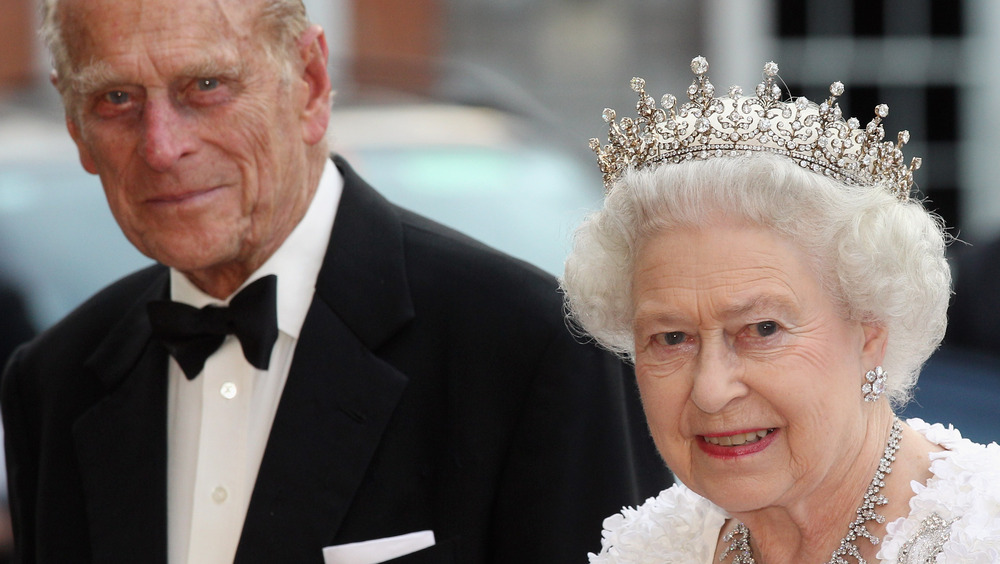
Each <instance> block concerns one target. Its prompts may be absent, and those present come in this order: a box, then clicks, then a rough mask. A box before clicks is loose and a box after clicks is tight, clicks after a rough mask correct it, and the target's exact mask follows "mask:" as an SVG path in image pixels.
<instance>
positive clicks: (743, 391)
mask: <svg viewBox="0 0 1000 564" xmlns="http://www.w3.org/2000/svg"><path fill="white" fill-rule="evenodd" d="M743 375H744V365H743V362H742V361H741V360H740V358H739V357H738V356H737V355H736V354H735V352H734V351H732V350H731V348H730V346H729V345H728V344H726V343H724V342H719V341H715V342H712V343H703V344H702V347H701V351H700V354H699V355H698V361H697V367H696V369H695V372H694V382H693V384H692V386H691V401H692V402H694V404H695V405H696V406H697V407H698V409H700V410H701V411H703V412H705V413H718V412H720V411H722V410H724V409H725V408H726V406H727V405H729V404H730V403H731V402H733V401H734V400H737V399H739V398H742V397H744V396H746V395H747V393H748V392H749V388H748V387H747V385H746V384H745V383H744V381H743Z"/></svg>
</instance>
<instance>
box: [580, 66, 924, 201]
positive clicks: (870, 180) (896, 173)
mask: <svg viewBox="0 0 1000 564" xmlns="http://www.w3.org/2000/svg"><path fill="white" fill-rule="evenodd" d="M691 70H692V71H693V72H694V74H695V80H694V82H693V83H692V84H691V86H690V87H689V88H688V91H687V94H688V98H689V99H690V100H691V101H690V102H687V103H684V104H682V105H680V106H678V104H677V98H676V97H674V96H673V95H671V94H665V95H664V96H663V98H662V99H661V100H660V108H657V107H656V101H655V100H654V99H653V98H652V96H649V95H648V94H646V90H645V88H646V81H645V80H643V79H641V78H638V77H636V78H633V79H632V82H631V86H632V90H633V91H635V92H636V93H638V94H639V102H638V103H637V104H636V110H638V113H639V115H638V116H637V117H636V118H630V117H624V118H622V119H621V121H617V122H616V121H615V119H616V117H617V115H616V113H615V111H614V110H612V109H611V108H606V109H605V110H604V114H603V117H604V121H605V122H606V123H607V124H608V126H609V131H608V143H607V144H606V145H604V146H601V143H600V141H599V140H598V139H591V140H590V148H591V149H593V150H594V152H595V153H597V163H598V165H600V168H601V173H602V174H603V175H604V186H605V189H606V190H610V189H611V186H612V185H613V184H614V183H615V182H616V181H617V180H618V179H619V178H620V177H621V175H622V174H623V173H624V172H625V171H626V170H627V169H628V168H630V167H631V168H634V169H641V168H647V167H651V166H653V165H657V164H660V163H680V162H684V161H687V160H692V159H709V158H714V157H723V156H742V155H749V154H751V153H752V152H753V151H766V152H769V153H776V154H779V155H785V156H787V157H788V158H790V159H791V160H792V161H793V162H795V163H796V164H798V165H799V166H801V167H802V168H805V169H808V170H811V171H813V172H815V173H817V174H823V175H825V176H829V177H832V178H835V179H837V180H840V181H842V182H844V183H846V184H849V185H855V186H868V185H878V186H884V187H885V188H886V189H887V190H889V191H890V192H892V193H893V194H894V195H895V196H896V197H897V198H899V199H900V200H901V201H905V200H907V199H908V198H909V195H910V187H911V186H912V185H913V171H915V170H917V169H918V168H920V163H921V160H920V159H919V158H914V159H913V160H912V161H911V162H910V164H909V165H907V164H906V163H905V162H904V160H903V152H902V147H903V145H905V144H906V143H907V142H908V141H909V140H910V134H909V132H908V131H906V130H904V131H900V132H899V135H898V137H897V142H896V143H892V142H891V141H883V140H882V139H883V138H884V137H885V129H884V128H883V127H882V119H883V118H885V117H886V116H887V115H889V107H888V106H886V105H885V104H879V105H878V106H876V107H875V118H874V119H872V120H871V121H870V122H869V123H868V125H867V126H866V127H865V128H864V129H859V126H860V123H859V122H858V120H857V119H856V118H850V119H848V120H846V121H845V120H844V118H843V114H842V112H841V110H840V106H839V104H837V98H838V97H839V96H841V95H842V94H843V93H844V85H843V84H842V83H840V82H834V83H833V84H831V85H830V97H829V98H827V99H826V100H825V101H824V102H823V103H821V104H818V105H817V104H816V103H814V102H811V101H809V100H807V99H806V98H804V97H799V98H796V99H794V100H789V101H782V100H781V96H782V90H781V87H780V86H778V84H777V81H776V77H777V75H778V65H776V64H775V63H774V62H769V63H767V64H765V65H764V80H763V82H761V83H760V84H758V85H757V89H756V97H748V96H743V90H742V89H741V88H740V87H739V86H733V87H732V88H730V89H729V95H728V96H724V97H721V98H716V97H715V86H713V85H712V83H711V82H709V80H708V75H707V74H706V73H707V72H708V61H707V60H705V58H704V57H695V58H694V59H693V60H692V61H691Z"/></svg>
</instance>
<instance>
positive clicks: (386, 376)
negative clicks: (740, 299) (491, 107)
mask: <svg viewBox="0 0 1000 564" xmlns="http://www.w3.org/2000/svg"><path fill="white" fill-rule="evenodd" d="M335 161H336V164H337V166H338V167H339V168H340V170H341V172H342V173H343V174H344V177H345V186H344V192H343V196H342V200H341V203H340V207H339V211H338V214H337V218H336V221H335V225H334V228H333V232H332V234H331V238H330V244H329V249H328V251H327V255H326V258H325V262H324V263H323V266H322V270H321V271H320V274H319V278H318V281H317V284H316V293H315V297H314V298H313V302H312V305H311V308H310V310H309V313H308V316H307V318H306V321H305V325H304V327H303V329H302V333H301V336H300V340H299V342H298V344H297V347H296V350H295V356H294V360H293V362H292V366H291V370H290V372H289V376H288V382H287V385H286V386H285V389H284V392H283V394H282V397H281V400H280V404H279V406H278V411H277V414H276V416H275V420H274V425H273V427H272V429H271V433H270V436H269V439H268V443H267V448H266V451H265V453H264V457H263V461H262V463H261V467H260V472H259V476H258V478H257V482H256V484H255V488H254V491H253V494H252V498H251V502H250V507H249V510H248V513H247V516H246V521H245V524H244V528H243V534H242V537H241V540H240V544H239V548H238V550H237V555H236V562H237V563H241V564H243V563H284V562H295V563H298V562H302V563H322V562H323V559H322V553H321V549H322V548H323V547H325V546H330V545H336V544H343V543H348V542H355V541H363V540H369V539H375V538H382V537H390V536H395V535H400V534H405V533H410V532H414V531H419V530H427V529H430V530H433V531H434V533H435V535H436V537H437V545H436V546H435V547H433V548H430V549H427V550H424V551H420V552H417V553H414V554H411V555H409V556H405V557H402V558H399V559H396V560H393V561H392V562H398V563H400V564H403V563H414V564H415V563H420V562H434V563H445V562H454V563H480V562H482V563H485V562H504V563H531V562H537V563H545V564H558V563H563V562H565V563H569V562H582V561H584V560H585V559H586V554H587V552H588V551H596V550H597V549H598V548H599V547H600V531H601V523H602V520H603V518H604V517H605V516H607V515H609V514H611V513H613V512H615V511H617V510H618V509H620V508H621V506H622V505H624V504H633V503H636V502H639V501H641V499H642V497H643V496H645V495H652V494H653V493H655V492H656V491H658V490H659V489H661V488H662V487H664V485H665V484H666V482H667V478H666V472H665V469H664V468H663V466H662V463H661V462H660V461H659V459H658V457H657V456H656V455H655V453H654V452H653V447H652V445H651V442H650V441H649V439H648V434H647V433H646V429H645V425H644V423H643V422H642V420H641V411H640V408H639V406H638V404H637V402H636V392H635V390H634V385H633V378H632V375H631V373H630V371H628V370H627V369H624V367H623V366H622V365H621V364H620V363H619V362H617V361H616V360H615V359H613V358H612V357H610V356H609V355H607V354H605V353H602V352H599V351H598V350H596V349H595V348H593V347H591V346H589V345H582V344H580V343H578V342H576V340H575V339H574V338H573V337H572V336H571V335H570V333H569V332H568V331H567V329H566V326H565V324H564V321H563V317H562V309H561V299H560V296H559V294H558V292H557V288H556V284H555V282H554V280H553V279H552V278H551V277H549V276H547V275H544V274H543V273H541V272H540V271H538V270H536V269H534V268H532V267H530V266H528V265H526V264H524V263H521V262H518V261H515V260H513V259H511V258H508V257H506V256H504V255H502V254H500V253H498V252H496V251H494V250H491V249H489V248H487V247H485V246H483V245H481V244H479V243H476V242H474V241H472V240H470V239H468V238H466V237H464V236H462V235H460V234H458V233H455V232H453V231H451V230H448V229H446V228H444V227H442V226H440V225H437V224H435V223H433V222H431V221H429V220H427V219H424V218H422V217H419V216H417V215H415V214H412V213H410V212H407V211H405V210H402V209H400V208H397V207H395V206H393V205H391V204H389V203H388V202H386V201H385V200H384V199H383V198H382V197H381V196H379V195H378V194H377V193H376V192H375V191H374V190H372V189H371V188H370V187H368V186H367V185H366V184H365V183H364V182H363V181H362V180H361V179H360V178H359V177H358V176H357V175H356V174H355V173H354V172H353V171H352V170H351V169H350V168H349V167H348V166H347V165H346V163H344V162H343V161H341V160H340V159H338V158H335ZM167 272H168V271H167V269H166V268H165V267H163V266H159V265H157V266H153V267H150V268H148V269H145V270H142V271H140V272H137V273H135V274H133V275H131V276H129V277H127V278H124V279H122V280H120V281H119V282H117V283H115V284H113V285H111V286H110V287H108V288H107V289H105V290H103V291H101V292H100V293H98V294H97V295H96V296H94V297H93V298H91V299H90V300H89V301H87V302H86V303H85V304H83V305H82V306H81V307H80V308H78V309H77V310H76V311H75V312H73V313H72V314H70V315H69V316H68V317H67V318H66V319H64V320H63V321H61V322H60V323H59V324H57V325H56V326H55V327H53V328H52V329H51V330H49V331H47V332H46V333H44V334H43V335H40V336H39V337H38V338H37V339H36V340H35V341H33V342H32V343H30V344H29V345H27V346H25V347H23V348H21V349H20V350H19V351H18V353H16V354H15V356H14V358H13V359H12V361H11V362H10V364H9V365H8V367H7V370H6V371H5V374H4V378H3V386H2V409H3V422H4V425H5V428H6V449H7V462H8V468H9V479H10V501H11V507H12V514H13V518H14V524H15V535H16V543H17V549H16V550H17V561H20V562H52V563H59V564H65V563H69V562H102V563H105V562H121V563H129V564H135V563H149V564H157V563H164V562H166V545H167V543H166V530H167V498H166V480H167V474H166V461H167V448H166V447H167V442H166V437H167V427H166V406H167V395H166V391H167V378H166V366H167V353H166V351H165V350H164V349H163V347H162V346H161V345H160V344H159V343H158V342H156V341H153V340H151V338H150V327H149V323H148V321H147V316H146V303H147V302H149V301H150V300H153V299H162V298H165V297H166V296H167V294H168V288H169V284H168V276H167Z"/></svg>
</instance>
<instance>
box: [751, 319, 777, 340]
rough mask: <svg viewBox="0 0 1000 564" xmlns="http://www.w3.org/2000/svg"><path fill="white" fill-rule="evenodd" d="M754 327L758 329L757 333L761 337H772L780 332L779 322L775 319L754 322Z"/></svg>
mask: <svg viewBox="0 0 1000 564" xmlns="http://www.w3.org/2000/svg"><path fill="white" fill-rule="evenodd" d="M754 328H756V329H757V334H758V335H760V336H761V337H770V336H771V335H774V334H775V333H777V332H778V323H777V322H775V321H761V322H760V323H756V324H754Z"/></svg>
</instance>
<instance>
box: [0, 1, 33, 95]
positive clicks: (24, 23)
mask: <svg viewBox="0 0 1000 564" xmlns="http://www.w3.org/2000/svg"><path fill="white" fill-rule="evenodd" d="M34 9H35V4H34V2H33V0H0V89H8V88H12V87H16V86H21V85H24V84H27V83H28V82H29V81H30V80H31V79H32V76H33V71H34V64H35V59H34V34H35V30H34V25H35V24H34V22H35V19H34V14H33V13H32V10H34Z"/></svg>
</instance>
